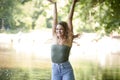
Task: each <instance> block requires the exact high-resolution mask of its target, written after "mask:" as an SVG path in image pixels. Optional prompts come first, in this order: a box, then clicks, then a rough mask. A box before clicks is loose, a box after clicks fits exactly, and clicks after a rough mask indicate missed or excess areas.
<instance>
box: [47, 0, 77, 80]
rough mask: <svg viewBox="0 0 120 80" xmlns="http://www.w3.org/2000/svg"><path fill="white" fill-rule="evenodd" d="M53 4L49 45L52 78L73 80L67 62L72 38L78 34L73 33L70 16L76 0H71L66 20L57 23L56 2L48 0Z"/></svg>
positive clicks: (71, 70)
mask: <svg viewBox="0 0 120 80" xmlns="http://www.w3.org/2000/svg"><path fill="white" fill-rule="evenodd" d="M49 1H50V2H52V3H53V4H54V16H53V20H54V22H53V27H52V33H53V41H54V43H53V45H52V47H51V59H52V80H75V78H74V73H73V69H72V66H71V64H70V62H69V53H70V50H71V47H72V43H73V39H74V38H75V37H77V36H78V35H73V25H72V18H73V13H74V7H75V4H76V2H77V0H73V3H72V6H71V9H70V13H69V15H68V21H67V22H64V21H61V22H59V23H57V3H56V2H54V1H52V0H49Z"/></svg>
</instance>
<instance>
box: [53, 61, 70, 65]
mask: <svg viewBox="0 0 120 80" xmlns="http://www.w3.org/2000/svg"><path fill="white" fill-rule="evenodd" d="M52 64H53V65H66V64H69V61H66V62H63V63H52Z"/></svg>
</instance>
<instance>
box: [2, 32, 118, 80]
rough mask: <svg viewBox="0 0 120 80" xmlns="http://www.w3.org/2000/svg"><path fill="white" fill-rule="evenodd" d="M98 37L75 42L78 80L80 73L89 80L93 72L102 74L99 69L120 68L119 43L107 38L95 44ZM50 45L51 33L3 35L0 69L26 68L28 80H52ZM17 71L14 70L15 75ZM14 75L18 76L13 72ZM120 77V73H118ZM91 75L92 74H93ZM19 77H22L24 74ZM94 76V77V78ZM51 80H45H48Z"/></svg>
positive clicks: (86, 35) (73, 58)
mask: <svg viewBox="0 0 120 80" xmlns="http://www.w3.org/2000/svg"><path fill="white" fill-rule="evenodd" d="M96 37H97V35H96V34H94V33H91V34H90V33H84V34H83V35H82V36H81V37H80V39H75V40H74V41H75V42H76V43H73V47H72V50H71V54H70V61H71V62H72V64H73V68H74V69H75V74H76V78H77V79H78V80H79V78H80V77H79V73H81V74H83V75H84V77H85V78H84V79H81V80H85V79H87V77H86V76H87V75H88V73H89V72H87V71H90V70H92V69H93V70H95V72H96V71H98V72H99V70H98V69H97V66H99V67H101V68H104V67H117V68H119V66H120V64H119V63H120V40H119V39H113V38H111V37H107V36H104V37H102V38H100V39H99V40H96ZM51 42H52V37H51V34H50V31H45V32H44V31H32V32H30V33H22V32H19V33H18V34H0V64H1V65H0V67H1V68H5V67H6V69H7V68H26V69H27V70H28V71H26V70H23V72H26V74H24V76H27V77H28V78H27V79H29V80H30V78H31V80H32V79H33V77H34V76H35V74H39V79H40V76H41V75H44V76H45V75H46V74H48V78H49V79H50V73H51V71H50V68H51V60H50V58H51V54H50V46H51ZM78 44H79V45H78ZM81 61H83V62H81ZM88 62H92V63H88ZM93 63H95V64H93ZM36 69H39V70H40V71H39V70H38V72H37V70H36ZM76 69H77V70H76ZM79 69H80V70H79ZM17 70H19V69H17ZM17 70H16V69H15V71H17ZM43 70H45V71H46V72H45V71H44V72H45V73H43ZM1 71H2V69H0V72H1ZM7 71H9V70H7ZM41 71H42V72H41ZM78 71H79V73H78ZM81 71H82V72H81ZM108 71H109V70H108ZM18 72H20V71H18ZM95 72H94V73H95ZM114 72H115V71H114ZM13 73H15V72H14V70H13ZM42 73H43V74H42ZM118 73H120V72H119V71H118ZM81 74H80V75H81ZM91 74H93V73H92V72H91ZM19 75H21V73H20V74H19ZM32 75H33V76H32ZM94 76H95V75H92V76H91V77H94ZM99 76H101V75H99ZM14 78H15V79H16V77H15V76H14ZM45 78H46V77H44V79H41V80H45ZM48 78H47V79H46V80H49V79H48ZM94 78H95V77H94ZM13 80H14V79H13ZM91 80H92V79H91ZM95 80H97V79H95ZM99 80H100V79H99Z"/></svg>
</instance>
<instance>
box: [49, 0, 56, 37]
mask: <svg viewBox="0 0 120 80" xmlns="http://www.w3.org/2000/svg"><path fill="white" fill-rule="evenodd" d="M48 1H49V2H51V3H52V4H53V23H52V35H53V36H54V35H55V33H56V26H57V3H56V2H54V1H53V0H48Z"/></svg>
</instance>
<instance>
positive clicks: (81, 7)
mask: <svg viewBox="0 0 120 80" xmlns="http://www.w3.org/2000/svg"><path fill="white" fill-rule="evenodd" d="M56 1H57V3H58V20H59V21H61V20H64V21H65V20H67V14H68V13H69V9H70V4H71V2H72V0H56ZM52 10H53V5H52V3H50V2H48V1H47V0H14V1H13V0H0V80H50V79H51V59H50V58H51V54H50V47H51V42H52V35H51V27H52V21H53V19H52V14H53V13H52ZM119 14H120V1H119V0H78V3H77V4H76V7H75V12H74V17H73V26H74V33H75V34H76V33H80V37H79V38H76V39H74V42H73V47H72V50H71V53H70V59H69V60H70V62H71V64H72V66H73V69H74V73H75V78H76V80H120V34H119V33H120V15H119Z"/></svg>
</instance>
